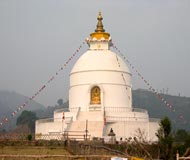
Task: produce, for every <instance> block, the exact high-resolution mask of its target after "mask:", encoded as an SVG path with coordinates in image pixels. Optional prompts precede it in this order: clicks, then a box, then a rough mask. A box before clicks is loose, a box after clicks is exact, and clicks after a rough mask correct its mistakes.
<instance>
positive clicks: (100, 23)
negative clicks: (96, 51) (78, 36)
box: [95, 12, 105, 32]
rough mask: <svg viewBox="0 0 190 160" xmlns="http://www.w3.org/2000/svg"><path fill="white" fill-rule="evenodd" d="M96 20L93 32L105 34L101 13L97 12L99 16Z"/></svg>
mask: <svg viewBox="0 0 190 160" xmlns="http://www.w3.org/2000/svg"><path fill="white" fill-rule="evenodd" d="M97 20H98V23H97V25H96V30H95V32H105V30H104V26H103V23H102V20H103V18H102V14H101V12H99V15H98V18H97Z"/></svg>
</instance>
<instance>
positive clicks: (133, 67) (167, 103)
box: [113, 44, 184, 120]
mask: <svg viewBox="0 0 190 160" xmlns="http://www.w3.org/2000/svg"><path fill="white" fill-rule="evenodd" d="M113 48H114V49H115V50H116V51H117V52H118V53H119V54H120V55H121V57H122V58H123V59H124V61H126V62H127V63H128V64H129V66H130V67H131V68H132V70H133V71H134V72H136V73H137V75H138V76H139V77H140V79H142V80H143V82H144V83H145V84H146V85H147V87H148V88H149V90H150V91H152V92H153V93H154V94H155V95H156V96H157V97H158V98H159V99H160V100H161V102H162V103H163V104H164V105H165V106H166V107H167V108H169V109H170V110H171V111H173V112H175V111H176V109H175V108H174V106H173V105H171V104H170V103H169V102H167V100H166V99H165V98H164V97H163V96H162V95H161V94H160V93H158V92H157V91H156V89H155V88H154V87H153V86H152V85H151V84H150V83H149V82H148V81H147V80H146V79H145V78H144V76H142V74H141V73H140V72H139V71H138V70H137V69H136V68H135V66H134V65H133V64H132V63H131V62H130V61H129V60H128V59H127V58H126V57H125V56H124V55H123V54H122V53H121V51H120V50H119V49H118V48H117V47H116V45H114V44H113ZM117 59H118V58H117ZM179 119H181V120H184V116H183V115H182V113H180V115H179Z"/></svg>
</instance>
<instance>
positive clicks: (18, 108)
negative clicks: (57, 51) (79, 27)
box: [0, 41, 85, 128]
mask: <svg viewBox="0 0 190 160" xmlns="http://www.w3.org/2000/svg"><path fill="white" fill-rule="evenodd" d="M84 44H85V41H84V42H82V44H81V45H80V46H79V47H78V48H77V50H76V51H75V52H74V53H73V54H72V55H71V57H70V58H69V59H68V60H67V61H66V62H65V64H64V66H62V67H61V68H59V70H58V71H57V72H55V75H54V76H51V77H50V79H49V80H48V81H47V82H46V83H45V84H43V85H42V87H40V89H39V90H38V91H37V92H36V93H34V95H32V96H31V97H30V98H29V99H28V100H27V101H26V102H24V103H23V104H22V105H21V106H19V107H17V109H16V110H15V111H13V112H12V113H11V114H10V116H7V117H5V118H3V119H2V120H1V122H0V128H1V127H2V126H3V125H4V124H5V123H7V122H8V121H9V119H10V118H13V117H15V116H16V115H17V113H18V112H19V111H20V110H22V109H24V108H25V107H26V106H27V105H28V104H29V103H30V102H31V101H33V100H34V99H35V98H36V97H37V96H38V95H39V94H40V93H41V92H42V91H43V90H44V89H45V88H46V86H47V85H49V84H50V83H51V82H52V81H53V80H54V79H55V77H56V76H58V75H59V73H60V72H61V71H63V69H64V68H65V67H67V65H68V64H69V63H70V61H71V60H72V59H73V58H74V57H75V56H76V54H77V53H78V52H79V51H80V50H81V48H82V46H83V45H84Z"/></svg>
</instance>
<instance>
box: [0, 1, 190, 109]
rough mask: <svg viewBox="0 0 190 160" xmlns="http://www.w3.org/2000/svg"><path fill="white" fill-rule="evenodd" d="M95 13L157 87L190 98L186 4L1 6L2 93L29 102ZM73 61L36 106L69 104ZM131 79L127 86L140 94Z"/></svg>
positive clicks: (189, 7)
mask: <svg viewBox="0 0 190 160" xmlns="http://www.w3.org/2000/svg"><path fill="white" fill-rule="evenodd" d="M99 11H101V12H102V15H103V18H104V20H103V24H104V28H105V29H106V31H107V32H109V33H110V34H111V37H112V39H113V41H114V42H115V43H116V44H117V47H118V48H119V49H120V50H121V51H122V52H123V53H124V54H125V56H126V57H127V58H128V59H129V60H130V61H131V62H132V63H133V64H134V66H135V67H136V68H137V69H139V71H140V72H141V73H142V74H143V75H144V77H145V78H146V79H147V80H148V81H149V82H150V83H151V84H152V85H153V86H154V87H155V88H157V89H158V90H162V89H163V88H165V89H166V88H169V93H170V94H172V95H178V94H179V93H180V94H181V96H188V97H190V85H189V83H190V71H189V70H190V0H107V1H106V0H104V1H103V0H102V1H100V0H67V1H66V0H1V1H0V90H9V91H16V92H18V93H20V94H23V95H26V96H28V97H30V96H32V95H33V94H34V93H35V92H36V91H37V90H38V89H39V88H40V87H41V86H42V85H43V83H44V82H46V81H47V80H48V79H49V78H50V77H51V76H52V75H54V74H55V72H56V71H57V70H58V69H59V68H60V67H61V66H62V65H63V64H64V63H65V61H67V59H68V58H69V57H70V56H71V55H72V54H73V53H74V51H75V50H76V49H77V47H78V46H79V45H80V44H81V42H83V41H84V39H85V38H86V37H89V34H90V33H91V32H93V31H94V29H95V27H96V23H97V20H96V18H97V15H98V12H99ZM87 49H88V47H87V45H85V47H83V49H82V50H81V52H80V55H81V54H82V53H84V52H85V51H86V50H87ZM78 58H79V56H76V57H75V59H74V60H73V61H72V63H70V65H69V67H68V68H67V69H66V70H64V71H63V72H62V74H60V75H59V76H57V78H56V79H55V80H54V81H53V82H52V83H51V84H50V85H48V86H47V88H46V89H45V90H44V92H43V93H42V94H41V95H39V96H38V98H36V101H38V102H40V103H42V104H44V105H46V106H47V105H54V104H55V103H56V102H57V99H59V98H63V100H64V101H66V100H67V99H68V89H69V72H70V70H71V68H72V66H73V65H74V63H75V62H76V60H77V59H78ZM132 74H133V78H132V84H133V88H134V89H137V88H145V89H146V88H147V87H146V85H145V84H144V83H143V82H142V81H141V80H140V79H139V78H138V76H137V75H136V74H135V73H133V72H132Z"/></svg>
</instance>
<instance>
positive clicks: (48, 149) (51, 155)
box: [0, 146, 111, 160]
mask: <svg viewBox="0 0 190 160" xmlns="http://www.w3.org/2000/svg"><path fill="white" fill-rule="evenodd" d="M108 159H109V160H110V159H111V158H110V156H106V155H105V156H103V155H87V156H84V155H71V154H70V153H69V152H68V151H67V150H65V149H64V147H62V146H55V147H52V146H0V160H108Z"/></svg>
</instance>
